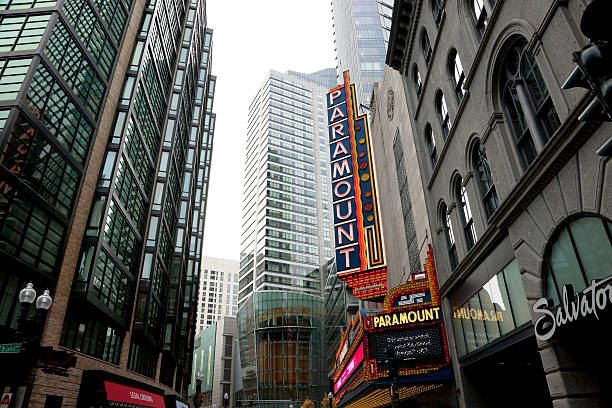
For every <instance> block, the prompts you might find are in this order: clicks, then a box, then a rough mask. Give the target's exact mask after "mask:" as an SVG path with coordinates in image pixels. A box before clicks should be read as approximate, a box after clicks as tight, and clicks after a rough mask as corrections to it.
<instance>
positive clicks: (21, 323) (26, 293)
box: [17, 282, 53, 340]
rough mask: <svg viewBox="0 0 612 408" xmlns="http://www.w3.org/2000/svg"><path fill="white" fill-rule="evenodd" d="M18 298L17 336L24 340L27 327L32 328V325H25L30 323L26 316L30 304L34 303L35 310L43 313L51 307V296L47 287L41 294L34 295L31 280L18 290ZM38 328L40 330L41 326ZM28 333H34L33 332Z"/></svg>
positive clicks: (34, 291)
mask: <svg viewBox="0 0 612 408" xmlns="http://www.w3.org/2000/svg"><path fill="white" fill-rule="evenodd" d="M18 298H19V305H20V308H21V309H20V311H19V319H18V321H17V333H18V337H20V339H19V340H24V339H23V337H24V335H25V334H26V332H29V331H30V330H28V329H29V328H30V329H33V327H32V326H30V327H29V328H28V327H26V326H28V324H29V323H31V322H28V319H27V316H28V310H29V308H30V307H31V306H32V303H34V305H35V306H36V311H37V312H40V313H41V314H44V313H46V312H47V311H48V310H49V309H50V308H51V305H52V304H53V298H51V295H50V294H49V289H45V291H44V292H43V294H42V295H40V296H39V297H36V290H35V289H34V285H33V284H32V282H28V283H27V285H26V286H25V288H23V289H21V291H19V296H18ZM34 301H36V302H34ZM41 320H42V319H41ZM35 322H36V319H35ZM43 324H44V322H43ZM40 330H41V331H42V328H40ZM29 334H31V335H34V333H29ZM37 334H38V333H37Z"/></svg>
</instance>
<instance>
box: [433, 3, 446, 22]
mask: <svg viewBox="0 0 612 408" xmlns="http://www.w3.org/2000/svg"><path fill="white" fill-rule="evenodd" d="M442 1H443V0H431V11H432V13H433V18H434V21H435V22H436V25H438V26H439V25H440V22H441V21H442V13H443V12H444V6H443V5H442Z"/></svg>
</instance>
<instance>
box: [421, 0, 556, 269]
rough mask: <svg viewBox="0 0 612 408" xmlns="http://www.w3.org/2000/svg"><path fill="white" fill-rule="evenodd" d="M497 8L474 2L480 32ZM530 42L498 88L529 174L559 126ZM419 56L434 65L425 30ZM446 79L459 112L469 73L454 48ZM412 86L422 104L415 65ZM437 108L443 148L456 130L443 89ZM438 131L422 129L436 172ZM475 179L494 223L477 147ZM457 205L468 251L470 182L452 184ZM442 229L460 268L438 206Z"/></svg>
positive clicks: (521, 45) (517, 52)
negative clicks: (453, 129) (450, 86)
mask: <svg viewBox="0 0 612 408" xmlns="http://www.w3.org/2000/svg"><path fill="white" fill-rule="evenodd" d="M492 6H493V4H492V3H490V2H489V0H474V1H473V2H472V9H473V15H474V21H475V25H476V27H477V28H478V30H479V32H482V31H483V30H484V28H485V27H486V25H487V23H488V16H490V15H491V8H492ZM431 8H432V13H433V15H434V20H435V21H436V24H437V25H439V24H440V22H441V16H442V14H443V2H442V1H439V0H432V1H431ZM526 46H527V40H526V39H524V38H522V37H514V39H513V42H512V44H511V46H510V47H509V51H507V53H506V56H505V58H504V59H503V62H502V63H501V68H502V69H501V76H500V80H499V83H498V84H497V85H496V86H495V87H496V88H497V89H499V91H500V92H499V95H501V102H502V105H503V107H504V114H505V115H506V117H507V119H508V120H507V123H508V124H509V126H510V128H511V129H510V130H511V133H512V134H513V135H514V142H515V146H516V153H517V156H518V158H519V160H520V162H521V164H522V165H523V167H524V168H527V167H528V166H529V165H530V164H531V163H532V162H533V160H534V159H535V157H536V156H537V154H538V152H539V151H541V150H542V149H543V147H544V145H545V143H546V142H547V140H548V139H549V138H550V136H551V135H552V134H553V133H554V131H555V130H556V129H557V128H558V127H559V125H560V121H559V118H558V116H557V113H556V111H555V108H554V106H553V104H552V99H551V97H550V95H549V92H548V90H547V88H546V85H545V82H544V80H543V78H542V74H541V72H540V69H539V67H538V65H537V63H536V61H535V58H534V56H533V54H531V52H530V51H529V50H527V49H526ZM421 50H422V52H423V58H424V60H425V64H426V66H429V64H430V63H431V59H432V48H431V44H430V42H429V37H428V35H427V31H426V29H425V28H424V27H423V28H422V30H421ZM447 68H448V69H447V73H448V77H449V79H450V83H452V84H453V91H454V93H455V96H456V98H455V99H456V104H457V106H459V105H460V104H461V102H462V100H463V97H464V94H465V92H466V91H465V89H464V82H465V73H464V71H463V65H462V63H461V59H460V57H459V53H458V51H457V50H456V49H454V48H452V49H451V50H450V51H449V53H448V60H447ZM411 76H412V82H413V86H414V89H415V93H416V95H417V99H419V98H420V97H421V96H422V95H421V94H422V92H423V83H422V79H421V75H420V73H419V70H418V66H417V63H416V62H415V63H414V64H413V66H412V71H411ZM434 107H435V112H436V115H437V121H438V126H436V127H437V129H439V131H440V132H441V136H442V137H441V139H442V141H443V142H444V143H445V142H446V139H447V138H448V136H449V134H450V133H451V130H452V128H453V121H452V119H451V116H450V113H449V109H448V105H447V99H446V98H445V95H444V92H443V90H442V89H437V90H436V91H435V92H434ZM436 133H437V132H436V131H434V126H432V125H431V124H430V123H426V124H425V127H424V138H425V143H426V146H427V150H428V154H429V157H430V163H431V168H432V171H433V170H434V169H435V168H436V167H437V163H438V158H439V157H438V148H437V142H436V140H437V137H436ZM469 155H470V160H469V163H470V164H471V167H472V168H471V170H472V174H474V176H475V180H476V183H477V184H478V186H477V188H476V192H477V194H479V195H480V199H481V201H482V206H483V208H484V210H485V213H486V216H487V218H488V217H490V216H491V215H492V214H493V212H494V211H495V210H496V209H497V207H498V205H499V200H498V197H497V193H496V191H495V186H494V183H493V177H492V175H491V169H490V165H489V162H488V160H487V155H486V152H485V149H484V147H483V146H481V145H480V143H479V141H476V142H475V143H473V145H472V146H471V150H470V152H469ZM451 183H452V185H451V186H452V189H451V190H452V191H453V194H454V197H453V200H452V201H454V202H456V203H457V204H458V212H459V216H458V218H459V221H460V227H461V229H462V230H463V235H464V237H465V244H466V248H467V250H468V251H469V250H470V249H471V248H472V247H473V246H474V244H475V243H476V241H477V239H478V237H477V234H476V229H475V227H474V219H473V214H472V209H471V207H470V201H469V198H468V193H467V189H466V183H467V181H465V180H463V179H462V178H461V177H456V178H455V179H453V180H452V181H451ZM439 216H440V223H441V224H442V225H443V227H444V230H445V236H446V241H447V246H448V252H449V259H450V263H451V267H452V269H454V268H456V266H457V265H458V257H457V248H456V241H455V240H456V237H455V234H454V230H453V224H452V217H451V215H450V211H449V208H448V207H447V205H446V204H445V203H442V205H441V206H440V214H439Z"/></svg>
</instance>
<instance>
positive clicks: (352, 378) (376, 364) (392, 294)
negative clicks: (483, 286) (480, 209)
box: [333, 245, 451, 403]
mask: <svg viewBox="0 0 612 408" xmlns="http://www.w3.org/2000/svg"><path fill="white" fill-rule="evenodd" d="M389 348H393V350H394V352H395V355H396V356H397V360H398V367H399V370H398V375H399V380H400V387H401V385H402V384H411V385H414V384H440V383H442V382H444V381H446V380H449V379H450V378H451V370H450V357H449V350H448V346H447V339H446V332H445V329H444V322H443V319H442V308H441V305H440V297H439V295H438V283H437V278H436V269H435V264H434V258H433V250H432V248H431V245H429V247H428V251H427V257H426V260H425V264H424V270H423V271H422V272H420V273H418V274H416V275H415V276H413V279H412V280H411V281H410V282H407V283H405V284H403V285H400V286H397V287H395V288H393V289H392V290H391V291H389V293H388V294H387V296H386V297H385V299H384V302H383V311H382V312H380V313H377V314H376V315H372V316H361V314H357V315H356V316H355V317H353V318H352V319H351V321H350V322H349V324H348V326H347V329H346V330H345V331H344V333H343V336H342V338H341V341H340V346H339V348H338V352H337V354H336V365H335V370H334V375H333V384H334V394H335V399H336V403H340V402H341V401H342V399H343V398H344V397H345V395H346V394H347V393H349V395H350V399H353V398H354V397H355V394H358V395H359V396H362V394H364V393H367V392H372V389H379V388H384V387H388V386H389V383H390V380H391V379H390V378H389V368H388V364H387V350H388V349H389Z"/></svg>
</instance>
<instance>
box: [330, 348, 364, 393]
mask: <svg viewBox="0 0 612 408" xmlns="http://www.w3.org/2000/svg"><path fill="white" fill-rule="evenodd" d="M362 361H363V343H361V344H360V345H359V346H358V347H357V350H356V351H355V354H353V357H352V358H351V361H349V363H348V364H347V365H346V367H345V368H344V371H343V372H342V375H341V376H340V378H338V381H336V384H334V393H337V392H338V390H339V389H340V388H341V387H342V385H343V384H344V382H345V381H346V379H347V378H349V377H350V376H351V374H353V372H354V371H355V368H357V366H358V365H359V363H361V362H362Z"/></svg>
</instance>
